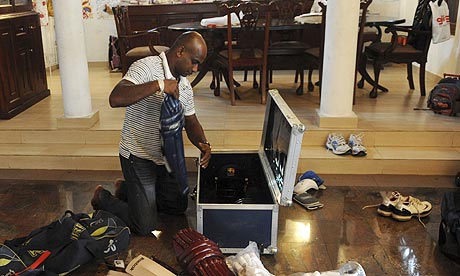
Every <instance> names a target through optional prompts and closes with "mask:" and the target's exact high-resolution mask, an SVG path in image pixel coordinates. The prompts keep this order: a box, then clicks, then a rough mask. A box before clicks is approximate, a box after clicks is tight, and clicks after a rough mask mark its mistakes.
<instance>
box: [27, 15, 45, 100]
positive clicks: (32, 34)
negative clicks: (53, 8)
mask: <svg viewBox="0 0 460 276" xmlns="http://www.w3.org/2000/svg"><path fill="white" fill-rule="evenodd" d="M26 28H27V32H28V40H29V45H28V47H29V53H30V56H29V57H30V58H31V64H32V72H31V74H32V80H33V89H34V91H35V93H41V92H43V91H44V90H46V89H47V87H48V85H47V82H46V70H45V57H44V54H43V42H42V35H41V28H40V19H39V17H38V14H37V15H33V16H30V17H29V18H28V19H27V21H26Z"/></svg>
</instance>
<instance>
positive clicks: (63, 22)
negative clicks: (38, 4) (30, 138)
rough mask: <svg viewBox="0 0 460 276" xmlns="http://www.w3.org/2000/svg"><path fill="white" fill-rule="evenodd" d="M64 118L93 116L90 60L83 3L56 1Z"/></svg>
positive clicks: (64, 0) (55, 17) (56, 24)
mask: <svg viewBox="0 0 460 276" xmlns="http://www.w3.org/2000/svg"><path fill="white" fill-rule="evenodd" d="M53 10H54V19H55V29H56V41H57V49H58V60H59V72H60V76H61V85H62V100H63V104H64V117H65V118H82V117H88V116H90V115H91V114H92V113H93V111H92V106H91V95H90V90H89V77H88V61H87V58H86V46H85V37H84V33H83V15H82V6H81V0H53Z"/></svg>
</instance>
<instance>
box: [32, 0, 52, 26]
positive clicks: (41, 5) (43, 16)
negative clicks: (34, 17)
mask: <svg viewBox="0 0 460 276" xmlns="http://www.w3.org/2000/svg"><path fill="white" fill-rule="evenodd" d="M32 6H33V9H34V11H36V12H38V16H39V17H40V25H41V26H48V5H47V0H41V1H40V0H34V1H32Z"/></svg>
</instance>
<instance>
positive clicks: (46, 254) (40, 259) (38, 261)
mask: <svg viewBox="0 0 460 276" xmlns="http://www.w3.org/2000/svg"><path fill="white" fill-rule="evenodd" d="M50 255H51V251H49V250H46V251H45V252H43V253H42V254H41V255H40V257H38V258H37V259H36V260H35V262H33V263H32V264H31V265H29V266H28V267H26V268H25V269H24V270H22V271H20V272H17V273H15V274H13V276H17V275H21V274H22V273H24V272H26V271H27V270H31V269H36V268H37V267H39V266H40V265H41V264H42V263H43V262H44V261H45V260H46V259H47V258H48V257H49V256H50Z"/></svg>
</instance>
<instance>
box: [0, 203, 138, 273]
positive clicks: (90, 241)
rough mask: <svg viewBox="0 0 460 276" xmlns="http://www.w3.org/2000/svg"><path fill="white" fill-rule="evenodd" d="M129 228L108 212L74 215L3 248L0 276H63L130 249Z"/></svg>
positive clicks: (0, 253) (10, 241)
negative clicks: (95, 260) (96, 260)
mask: <svg viewBox="0 0 460 276" xmlns="http://www.w3.org/2000/svg"><path fill="white" fill-rule="evenodd" d="M129 240H130V232H129V228H128V227H127V226H126V224H125V223H124V222H123V221H122V220H120V219H119V218H118V217H116V216H114V215H112V214H111V213H109V212H106V211H102V210H99V211H95V212H94V213H91V214H85V213H79V214H74V213H72V212H71V211H66V212H65V214H64V215H63V216H62V217H61V218H60V219H58V220H56V221H54V222H52V223H51V224H49V225H47V226H43V227H41V228H38V229H35V230H34V231H32V232H31V233H30V234H29V235H28V236H25V237H21V238H16V239H12V240H7V241H5V243H4V244H0V275H2V276H3V275H21V276H23V275H24V276H25V275H34V276H36V275H40V276H41V275H46V276H55V275H64V274H67V273H68V272H71V271H74V270H76V269H77V268H79V267H80V266H81V265H84V264H86V263H88V262H90V261H92V260H94V259H105V258H109V257H111V256H114V255H115V254H118V253H120V252H122V251H124V250H126V249H127V248H128V245H129Z"/></svg>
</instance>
